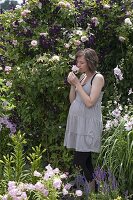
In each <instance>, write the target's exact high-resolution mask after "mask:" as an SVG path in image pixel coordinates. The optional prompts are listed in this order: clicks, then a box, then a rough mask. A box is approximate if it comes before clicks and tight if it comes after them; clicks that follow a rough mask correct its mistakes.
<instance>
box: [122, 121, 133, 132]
mask: <svg viewBox="0 0 133 200" xmlns="http://www.w3.org/2000/svg"><path fill="white" fill-rule="evenodd" d="M124 126H125V129H126V130H127V131H131V130H132V129H133V122H132V121H128V122H127V123H126V124H125V125H124Z"/></svg>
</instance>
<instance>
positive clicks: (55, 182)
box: [2, 164, 82, 200]
mask: <svg viewBox="0 0 133 200" xmlns="http://www.w3.org/2000/svg"><path fill="white" fill-rule="evenodd" d="M45 168H46V170H45V172H44V173H43V174H41V173H40V172H38V171H36V170H35V171H34V173H33V176H35V177H36V178H37V179H38V180H37V182H36V183H35V184H32V183H22V182H20V183H16V182H14V181H9V182H8V192H7V194H5V195H3V196H2V200H8V199H9V198H11V199H12V200H18V199H21V200H26V199H28V198H29V197H30V194H31V192H33V193H34V194H41V195H42V196H44V198H45V197H48V196H49V194H50V196H52V194H51V193H52V191H53V197H55V193H57V194H59V193H60V190H61V192H62V194H63V195H64V196H65V195H67V194H68V190H69V189H70V188H71V185H69V186H68V184H66V185H65V186H64V184H63V181H62V180H63V179H66V178H67V173H64V174H62V173H61V172H60V170H59V169H58V168H55V169H53V168H52V167H51V165H50V164H49V165H48V166H46V167H45ZM74 195H75V196H79V197H80V196H82V191H81V190H76V191H75V194H74Z"/></svg>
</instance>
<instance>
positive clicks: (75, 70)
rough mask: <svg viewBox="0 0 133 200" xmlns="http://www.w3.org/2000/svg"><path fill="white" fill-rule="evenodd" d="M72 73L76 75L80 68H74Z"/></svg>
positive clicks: (74, 66)
mask: <svg viewBox="0 0 133 200" xmlns="http://www.w3.org/2000/svg"><path fill="white" fill-rule="evenodd" d="M72 71H73V72H74V73H75V74H76V73H78V71H79V68H78V67H77V66H76V65H73V66H72Z"/></svg>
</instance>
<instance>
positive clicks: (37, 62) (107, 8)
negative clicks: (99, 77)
mask: <svg viewBox="0 0 133 200" xmlns="http://www.w3.org/2000/svg"><path fill="white" fill-rule="evenodd" d="M132 8H133V3H132V2H131V1H130V0H128V1H117V0H110V1H109V0H108V1H104V0H96V1H90V0H68V1H59V0H52V1H50V0H29V1H26V2H25V4H23V5H22V6H16V7H15V8H13V9H12V10H10V11H8V12H5V13H4V14H1V15H0V33H1V35H0V38H1V40H0V70H1V82H0V85H1V91H2V93H1V97H0V103H1V108H0V112H1V116H0V117H1V118H0V127H1V131H2V134H3V138H4V135H5V132H6V133H7V130H9V129H10V130H9V131H10V134H12V133H14V132H15V131H16V129H17V130H21V131H23V132H25V133H26V138H27V140H28V141H29V143H28V145H27V147H26V149H30V148H31V146H34V145H37V144H39V143H42V145H43V146H44V147H45V148H46V149H47V156H46V158H44V160H45V161H48V162H49V161H50V162H52V163H54V166H57V165H60V166H61V167H66V168H67V167H68V166H67V165H69V161H70V159H71V156H70V154H68V152H67V153H66V150H65V149H64V147H63V138H64V129H65V124H66V116H67V111H68V106H69V102H68V92H69V86H68V84H67V82H66V77H67V74H68V72H69V71H70V70H71V68H72V66H73V65H75V63H74V55H75V53H76V51H77V50H78V49H80V48H87V47H91V48H94V49H95V50H96V51H97V53H98V56H99V60H100V62H99V69H98V70H99V71H100V72H101V73H102V74H103V75H104V76H105V80H106V87H105V94H104V99H103V113H104V119H105V120H106V119H107V118H108V114H107V113H108V109H110V110H111V109H115V107H118V106H119V104H123V105H125V104H128V105H129V104H130V109H131V105H132V93H133V92H132V85H133V84H132V83H133V81H132V63H133V56H132V52H133V47H132V42H133V24H132V23H133V11H132ZM114 100H116V102H117V103H116V104H115V103H114ZM108 105H109V107H108ZM116 105H117V106H116ZM114 112H115V114H119V112H117V110H115V111H114ZM130 121H131V122H132V120H130ZM105 123H106V121H105ZM107 123H109V122H107ZM131 129H132V124H131ZM0 148H1V145H0ZM2 148H4V147H2ZM57 157H58V159H57Z"/></svg>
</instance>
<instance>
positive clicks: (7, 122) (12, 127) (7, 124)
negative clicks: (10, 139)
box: [0, 116, 16, 135]
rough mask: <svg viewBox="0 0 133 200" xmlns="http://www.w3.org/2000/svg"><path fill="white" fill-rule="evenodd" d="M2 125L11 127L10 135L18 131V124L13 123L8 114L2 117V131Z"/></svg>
mask: <svg viewBox="0 0 133 200" xmlns="http://www.w3.org/2000/svg"><path fill="white" fill-rule="evenodd" d="M2 125H5V126H6V128H9V129H10V135H12V134H14V133H15V132H16V125H15V124H13V123H11V122H10V121H9V119H8V117H7V116H4V117H0V131H1V129H2Z"/></svg>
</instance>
